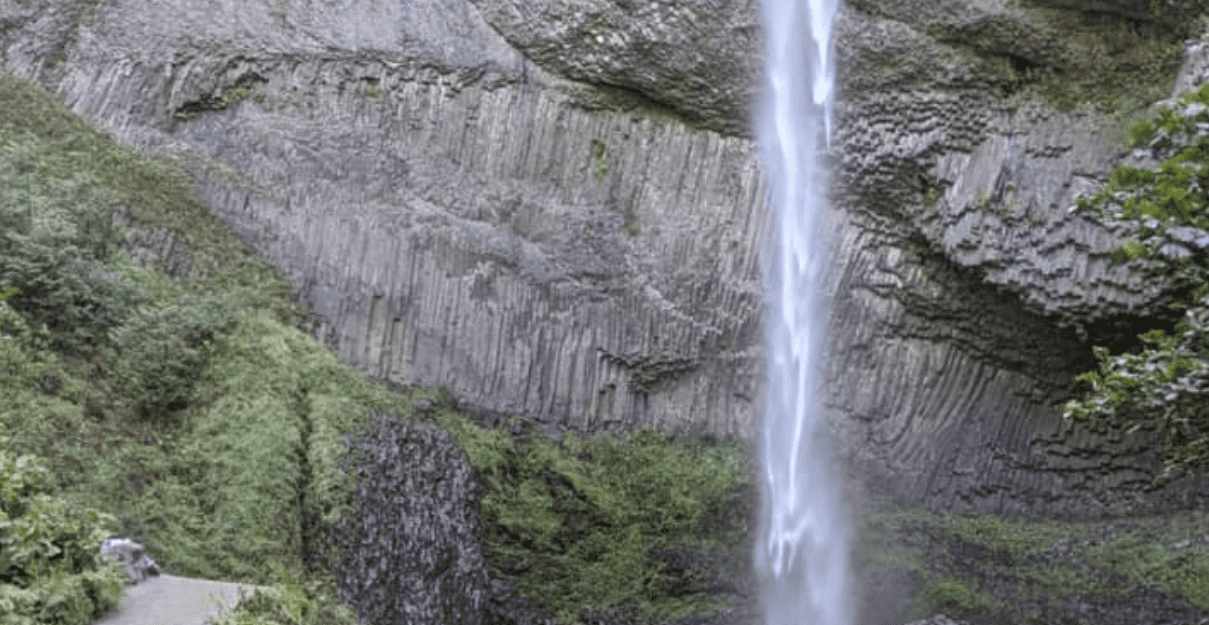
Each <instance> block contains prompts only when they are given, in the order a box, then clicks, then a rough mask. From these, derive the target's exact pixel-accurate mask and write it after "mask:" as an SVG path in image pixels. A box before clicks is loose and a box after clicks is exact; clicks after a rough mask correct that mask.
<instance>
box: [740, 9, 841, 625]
mask: <svg viewBox="0 0 1209 625" xmlns="http://www.w3.org/2000/svg"><path fill="white" fill-rule="evenodd" d="M837 10H838V0H764V33H765V38H766V40H765V84H764V94H763V98H764V99H763V102H762V107H761V110H760V116H759V119H758V125H757V136H758V137H759V141H760V150H761V152H760V154H761V160H762V165H763V168H764V172H765V175H766V177H767V179H768V181H769V183H770V194H769V206H770V210H771V211H772V216H773V222H774V230H773V233H772V236H771V237H770V238H769V240H768V241H767V243H766V245H765V248H764V250H763V253H762V257H761V266H762V269H763V274H764V276H763V277H764V281H765V290H766V293H767V300H766V307H767V308H766V311H765V319H764V327H765V330H764V332H765V352H766V354H767V357H766V358H767V363H766V365H767V386H766V390H765V393H766V395H765V406H764V432H763V443H762V450H761V451H762V458H761V463H762V467H761V468H762V472H763V476H762V487H763V492H762V494H763V502H762V516H761V534H760V537H759V539H758V542H757V545H756V554H755V555H756V567H757V570H758V571H759V572H760V575H761V578H762V579H761V583H762V587H763V600H764V601H763V603H764V610H765V615H766V617H765V622H766V623H767V624H768V625H789V624H791V623H792V624H794V625H802V624H805V625H849V624H850V623H851V621H852V616H851V603H850V598H849V597H850V595H849V588H848V586H849V572H848V542H849V524H848V521H847V518H846V515H845V514H844V511H843V509H842V505H841V492H840V491H841V489H840V486H839V484H838V483H837V482H836V480H835V476H834V474H833V470H832V468H831V458H830V447H829V444H828V436H827V429H826V422H825V417H824V414H823V410H822V407H821V404H820V400H821V398H820V397H819V386H820V384H821V379H822V378H821V376H822V364H823V363H822V360H823V357H824V353H823V351H824V343H825V338H826V336H825V328H826V324H827V319H828V314H829V311H828V310H827V307H826V306H824V305H823V304H822V299H823V297H822V284H821V282H822V280H823V276H824V268H825V263H826V260H827V259H826V255H827V249H828V246H827V241H826V236H825V234H826V233H825V228H824V227H822V224H821V223H820V222H821V220H822V217H823V214H824V212H825V211H826V208H827V196H828V182H827V179H828V177H827V170H826V159H825V153H826V151H827V149H828V147H829V145H830V141H831V108H832V96H833V92H834V84H835V74H834V59H833V58H832V41H831V31H832V24H833V22H834V18H835V14H836V12H837Z"/></svg>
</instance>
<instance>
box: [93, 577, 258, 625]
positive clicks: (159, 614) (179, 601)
mask: <svg viewBox="0 0 1209 625" xmlns="http://www.w3.org/2000/svg"><path fill="white" fill-rule="evenodd" d="M241 589H243V590H244V591H245V592H247V593H250V592H252V590H253V589H254V587H252V586H245V585H241V584H232V583H229V582H214V581H210V580H206V579H190V578H187V577H176V576H173V575H160V576H159V577H149V578H147V579H146V580H145V581H143V582H141V583H139V584H135V585H134V586H127V587H126V589H125V591H124V592H123V593H122V603H121V605H119V606H118V608H117V609H115V610H114V611H112V612H110V613H109V614H108V615H106V616H105V618H103V619H101V620H99V621H96V622H95V623H93V625H203V624H204V623H205V622H206V621H207V620H209V619H211V618H214V617H215V616H218V615H219V614H220V613H222V612H224V611H226V610H229V609H231V608H232V607H234V606H235V604H236V603H237V602H238V601H239V597H240V590H241Z"/></svg>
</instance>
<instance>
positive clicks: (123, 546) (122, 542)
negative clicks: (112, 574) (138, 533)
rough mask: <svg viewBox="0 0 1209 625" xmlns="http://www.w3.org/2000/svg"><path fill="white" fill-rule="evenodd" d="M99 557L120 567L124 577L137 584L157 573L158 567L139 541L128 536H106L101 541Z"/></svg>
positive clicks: (158, 571) (158, 572)
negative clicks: (124, 574)
mask: <svg viewBox="0 0 1209 625" xmlns="http://www.w3.org/2000/svg"><path fill="white" fill-rule="evenodd" d="M101 557H102V558H105V559H106V560H109V561H110V562H113V563H115V564H117V565H119V566H121V567H122V570H123V571H125V573H126V577H128V578H130V581H131V582H133V583H135V584H137V583H139V582H141V581H143V580H145V579H147V576H148V575H159V574H160V567H159V565H158V564H156V563H155V560H152V559H151V556H148V555H147V551H146V550H145V549H144V548H143V546H142V545H141V544H139V543H136V542H134V541H133V540H130V539H129V538H107V539H105V540H103V541H101Z"/></svg>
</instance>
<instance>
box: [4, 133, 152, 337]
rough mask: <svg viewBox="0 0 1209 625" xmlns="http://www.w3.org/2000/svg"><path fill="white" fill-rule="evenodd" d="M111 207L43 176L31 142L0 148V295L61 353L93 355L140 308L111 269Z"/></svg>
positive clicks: (78, 186)
mask: <svg viewBox="0 0 1209 625" xmlns="http://www.w3.org/2000/svg"><path fill="white" fill-rule="evenodd" d="M114 208H115V205H114V201H113V198H112V196H110V195H109V194H108V193H107V192H105V191H104V190H103V189H101V188H99V187H97V186H96V185H94V184H93V183H92V182H91V181H89V180H88V179H85V178H72V179H69V180H48V179H45V178H42V177H41V176H39V175H38V174H37V173H36V171H35V162H34V147H33V145H32V143H30V142H24V143H15V144H10V145H8V146H4V147H0V289H9V290H11V293H12V295H11V297H10V298H9V300H8V301H9V302H10V303H11V304H12V306H13V307H14V308H16V309H17V310H19V311H21V312H22V313H23V314H25V315H26V316H28V317H29V319H30V321H32V322H34V323H36V324H38V325H42V326H45V327H46V328H47V329H48V331H49V332H50V333H51V336H52V338H53V339H54V341H55V343H56V346H57V347H59V348H60V349H64V350H66V351H70V352H76V353H85V352H90V351H92V350H93V349H94V348H95V347H96V346H98V345H100V344H102V343H104V341H105V339H106V333H107V331H108V329H109V328H112V327H114V326H116V325H118V324H119V323H121V322H122V321H123V320H124V319H125V318H126V317H127V316H128V315H129V314H130V312H131V310H133V308H134V306H135V305H136V303H137V300H138V297H137V293H136V291H135V290H134V289H133V287H131V286H130V285H128V284H126V283H125V282H124V281H123V280H122V279H121V277H120V275H119V274H118V272H117V271H116V270H115V269H114V268H113V267H111V266H110V265H108V264H107V261H108V259H109V256H110V254H111V253H112V251H113V249H114V229H113V211H114Z"/></svg>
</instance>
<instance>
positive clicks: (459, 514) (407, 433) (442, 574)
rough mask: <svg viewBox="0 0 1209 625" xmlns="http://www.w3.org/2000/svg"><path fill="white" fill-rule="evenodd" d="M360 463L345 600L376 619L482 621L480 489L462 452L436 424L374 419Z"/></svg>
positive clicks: (343, 564) (343, 533)
mask: <svg viewBox="0 0 1209 625" xmlns="http://www.w3.org/2000/svg"><path fill="white" fill-rule="evenodd" d="M350 463H351V464H352V466H350V471H349V473H350V475H351V476H352V477H353V478H354V479H355V481H356V488H355V495H354V502H353V503H354V511H353V512H352V513H350V514H348V515H346V516H345V517H344V519H343V520H342V521H341V525H340V527H339V528H338V529H336V530H335V533H336V536H335V537H334V538H335V544H336V546H337V549H338V551H339V556H338V558H339V560H338V563H337V565H336V567H335V569H336V571H335V572H336V575H337V579H338V582H339V584H340V598H341V599H342V600H343V601H345V602H346V603H347V604H348V605H349V606H351V607H352V608H353V609H354V610H356V611H357V615H358V616H359V617H360V619H361V622H362V623H372V624H373V625H390V624H394V623H407V624H409V625H415V624H424V623H432V624H434V625H435V624H438V623H467V624H469V625H479V624H480V623H482V622H483V613H484V609H485V608H486V605H487V599H488V594H489V592H488V582H487V568H486V564H485V563H484V561H483V554H482V552H481V550H480V547H479V541H478V517H479V515H478V510H479V492H478V486H477V484H476V483H475V479H474V470H473V469H472V468H471V466H470V463H469V461H467V460H466V455H465V454H464V453H463V452H462V450H461V449H459V448H458V447H457V446H456V445H454V444H453V442H452V441H451V440H450V439H449V435H448V434H446V433H445V432H444V431H442V430H441V429H440V428H437V427H436V426H433V425H430V424H423V423H415V422H413V421H411V420H409V419H401V418H399V419H396V418H392V417H390V416H389V415H374V416H373V417H372V418H371V424H370V429H369V431H368V432H367V433H366V434H365V435H364V436H362V437H361V438H359V439H358V440H357V441H356V442H355V443H354V445H353V449H352V451H351V454H350Z"/></svg>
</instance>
